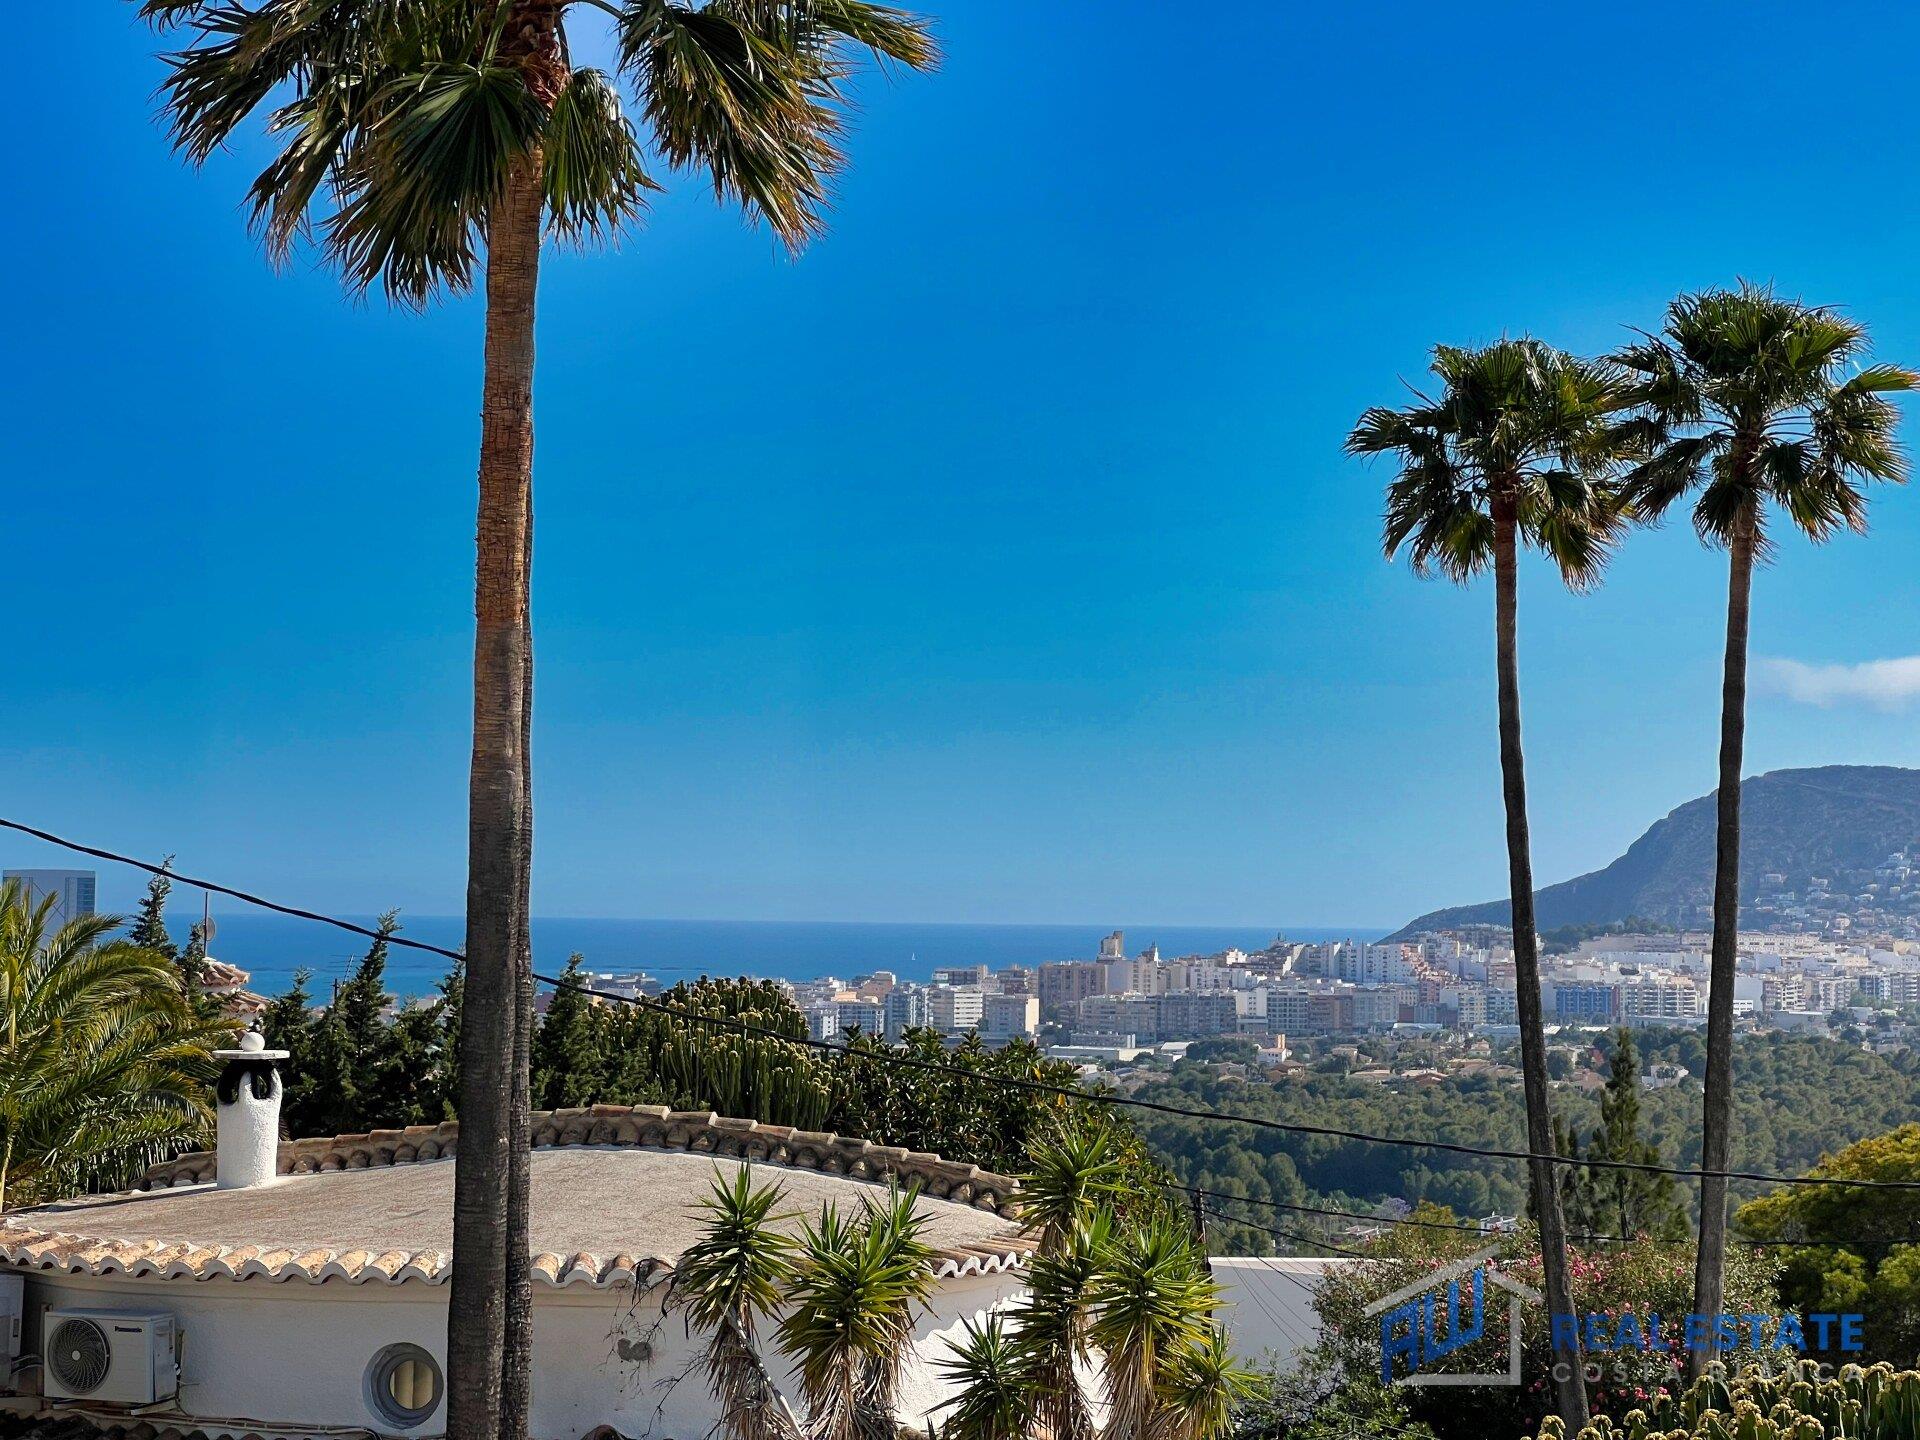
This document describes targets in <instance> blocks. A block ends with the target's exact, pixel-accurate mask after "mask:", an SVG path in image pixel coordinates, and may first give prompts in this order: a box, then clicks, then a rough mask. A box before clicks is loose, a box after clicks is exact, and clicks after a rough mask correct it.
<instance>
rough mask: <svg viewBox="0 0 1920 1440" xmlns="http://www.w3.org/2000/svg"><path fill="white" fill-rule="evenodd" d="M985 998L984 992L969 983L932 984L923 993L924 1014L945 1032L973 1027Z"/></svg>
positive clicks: (950, 1033) (977, 1023)
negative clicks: (925, 998)
mask: <svg viewBox="0 0 1920 1440" xmlns="http://www.w3.org/2000/svg"><path fill="white" fill-rule="evenodd" d="M986 1000H987V997H986V995H985V993H984V992H983V991H980V990H978V989H975V988H974V987H972V986H960V985H936V986H934V987H933V989H931V990H929V991H928V992H927V1017H928V1020H929V1021H930V1023H931V1024H932V1025H933V1028H934V1029H936V1030H938V1031H940V1032H941V1033H942V1034H945V1035H959V1034H963V1033H964V1032H966V1031H968V1030H977V1029H979V1028H980V1017H981V1016H982V1015H983V1014H984V1013H985V1011H986Z"/></svg>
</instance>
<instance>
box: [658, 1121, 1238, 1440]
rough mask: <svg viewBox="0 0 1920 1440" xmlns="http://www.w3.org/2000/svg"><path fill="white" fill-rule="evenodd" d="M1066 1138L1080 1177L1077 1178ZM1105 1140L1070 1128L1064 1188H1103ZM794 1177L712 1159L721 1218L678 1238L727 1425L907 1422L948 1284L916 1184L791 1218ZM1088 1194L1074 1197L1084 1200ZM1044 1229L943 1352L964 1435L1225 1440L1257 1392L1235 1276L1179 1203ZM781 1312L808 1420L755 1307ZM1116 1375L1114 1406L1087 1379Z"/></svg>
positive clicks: (748, 1430)
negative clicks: (1217, 1263)
mask: <svg viewBox="0 0 1920 1440" xmlns="http://www.w3.org/2000/svg"><path fill="white" fill-rule="evenodd" d="M1069 1156H1078V1157H1079V1162H1078V1166H1077V1169H1076V1170H1075V1172H1074V1173H1076V1174H1077V1175H1078V1176H1079V1179H1080V1182H1081V1183H1078V1184H1068V1185H1062V1184H1060V1183H1059V1182H1061V1181H1062V1180H1063V1179H1064V1178H1066V1171H1067V1170H1068V1168H1069V1167H1068V1164H1067V1159H1068V1157H1069ZM1110 1163H1111V1156H1110V1154H1109V1153H1108V1151H1107V1149H1106V1147H1103V1146H1100V1145H1095V1144H1091V1143H1088V1142H1086V1141H1085V1139H1084V1138H1082V1139H1078V1140H1075V1141H1073V1142H1072V1143H1067V1142H1065V1141H1062V1142H1061V1143H1060V1144H1059V1145H1058V1146H1057V1147H1056V1148H1055V1149H1054V1151H1053V1154H1052V1157H1051V1161H1050V1164H1051V1166H1052V1169H1053V1173H1054V1181H1055V1184H1056V1193H1060V1192H1068V1193H1074V1194H1077V1195H1084V1194H1086V1193H1089V1187H1090V1185H1091V1184H1093V1183H1094V1182H1096V1181H1099V1180H1100V1178H1101V1177H1103V1176H1104V1175H1105V1173H1106V1168H1105V1167H1106V1166H1107V1165H1108V1164H1110ZM779 1197H780V1191H779V1189H778V1188H777V1187H774V1186H768V1187H764V1188H758V1189H756V1188H755V1187H754V1185H753V1181H752V1178H751V1172H750V1170H749V1169H748V1168H747V1167H745V1166H743V1167H741V1168H740V1169H739V1170H738V1171H737V1172H736V1173H735V1174H734V1176H733V1177H732V1179H730V1180H728V1179H723V1178H720V1177H719V1176H716V1178H715V1181H714V1187H713V1194H712V1196H711V1197H709V1199H708V1200H707V1201H706V1202H705V1204H704V1207H703V1208H704V1212H705V1215H706V1224H705V1231H704V1234H703V1235H702V1237H701V1239H700V1241H699V1242H698V1243H697V1244H695V1245H693V1246H692V1247H690V1248H689V1249H688V1250H687V1252H686V1253H685V1255H684V1256H683V1257H682V1259H681V1261H680V1264H679V1266H678V1267H677V1269H676V1271H675V1274H674V1280H673V1300H672V1301H671V1302H670V1303H672V1304H673V1305H675V1306H676V1307H678V1308H681V1309H682V1310H683V1311H684V1313H685V1315H686V1317H687V1322H688V1325H689V1327H690V1328H694V1329H699V1330H702V1331H704V1332H706V1333H707V1336H708V1349H707V1372H708V1376H709V1378H710V1379H711V1380H712V1381H713V1383H714V1386H715V1390H716V1393H717V1394H718V1395H719V1396H720V1398H721V1400H722V1421H721V1429H722V1431H723V1433H724V1434H726V1435H727V1436H728V1437H729V1440H793V1437H794V1436H795V1435H796V1434H804V1436H805V1437H806V1440H892V1437H893V1436H894V1435H895V1433H896V1430H895V1412H896V1410H897V1409H898V1399H899V1387H900V1379H901V1375H902V1372H903V1368H904V1367H905V1365H906V1364H907V1362H908V1359H909V1357H910V1356H911V1355H912V1353H913V1348H914V1327H915V1323H916V1320H917V1319H918V1317H919V1316H920V1315H921V1314H922V1313H923V1312H924V1311H925V1309H926V1306H927V1302H928V1299H929V1296H930V1295H931V1293H932V1289H933V1268H932V1260H933V1252H932V1251H931V1250H930V1249H929V1248H928V1246H927V1245H926V1244H925V1243H924V1242H923V1241H922V1239H921V1238H920V1232H921V1230H922V1228H923V1224H924V1219H923V1217H922V1215H921V1214H920V1212H919V1210H918V1208H917V1203H916V1202H917V1197H916V1195H915V1194H914V1192H913V1191H911V1190H907V1191H902V1190H899V1189H894V1190H891V1191H889V1192H887V1194H886V1196H885V1198H884V1199H877V1200H870V1201H868V1202H867V1203H866V1204H865V1205H864V1206H863V1207H862V1208H861V1210H860V1212H859V1213H858V1214H848V1213H845V1212H843V1211H841V1210H838V1209H835V1208H834V1207H832V1206H827V1207H825V1208H823V1209H822V1210H821V1211H820V1213H819V1215H818V1216H817V1217H815V1218H813V1219H812V1220H810V1221H808V1222H807V1223H805V1224H803V1225H802V1226H801V1227H800V1235H799V1240H798V1243H796V1242H795V1241H794V1240H793V1239H791V1238H789V1237H788V1236H786V1235H784V1234H781V1233H779V1232H778V1231H776V1230H775V1228H774V1226H773V1222H774V1221H775V1220H776V1219H778V1218H781V1217H778V1216H777V1215H776V1214H775V1211H776V1209H777V1207H778V1205H779ZM1078 1208H1079V1207H1078V1206H1077V1205H1076V1206H1075V1209H1076V1210H1077V1209H1078ZM1062 1223H1065V1224H1066V1225H1067V1228H1066V1229H1065V1230H1064V1233H1061V1234H1059V1235H1057V1236H1055V1237H1054V1238H1053V1239H1052V1240H1051V1241H1049V1242H1045V1243H1043V1245H1042V1248H1041V1249H1040V1251H1039V1252H1038V1253H1037V1254H1036V1255H1035V1256H1034V1259H1033V1261H1032V1264H1031V1266H1030V1268H1029V1271H1028V1275H1027V1291H1026V1294H1025V1295H1023V1296H1022V1297H1020V1299H1019V1300H1017V1301H1016V1302H1015V1303H1014V1305H1013V1306H1012V1307H1011V1308H1010V1309H1008V1310H1005V1311H1000V1312H990V1313H988V1314H986V1315H983V1316H977V1317H973V1318H970V1319H967V1320H965V1321H963V1323H962V1325H961V1333H960V1336H959V1338H957V1339H949V1340H948V1341H947V1342H946V1343H947V1346H948V1354H947V1355H946V1356H944V1357H943V1358H940V1359H938V1360H937V1361H936V1362H935V1363H936V1365H937V1366H938V1368H939V1370H940V1371H941V1373H942V1374H943V1375H944V1376H945V1378H946V1379H947V1380H948V1381H949V1382H950V1384H951V1386H952V1387H953V1391H954V1394H953V1396H952V1398H951V1399H949V1400H948V1401H947V1402H946V1403H945V1405H943V1406H942V1407H941V1409H942V1413H943V1414H944V1415H945V1417H946V1418H945V1420H944V1422H943V1423H942V1424H941V1425H940V1426H939V1429H940V1432H941V1433H942V1434H943V1435H944V1436H946V1437H948V1440H1017V1437H1023V1436H1045V1437H1047V1440H1215V1437H1218V1436H1221V1435H1223V1434H1225V1433H1226V1432H1227V1429H1228V1425H1229V1421H1230V1418H1231V1416H1232V1414H1233V1412H1234V1411H1235V1409H1236V1408H1237V1407H1238V1406H1239V1404H1240V1403H1241V1402H1242V1401H1243V1400H1245V1399H1246V1398H1247V1396H1248V1394H1249V1392H1250V1386H1251V1380H1250V1376H1249V1374H1248V1372H1246V1371H1244V1370H1243V1369H1242V1368H1241V1367H1240V1366H1239V1365H1238V1364H1236V1363H1235V1361H1234V1360H1233V1358H1232V1355H1231V1353H1230V1351H1229V1349H1228V1347H1227V1344H1226V1338H1225V1335H1224V1333H1223V1332H1222V1331H1221V1330H1220V1328H1219V1327H1218V1326H1217V1325H1216V1324H1215V1323H1214V1318H1213V1312H1214V1309H1215V1307H1216V1306H1217V1305H1218V1304H1219V1302H1220V1291H1219V1287H1218V1286H1216V1285H1215V1284H1214V1282H1213V1280H1212V1278H1211V1277H1210V1276H1209V1275H1208V1273H1207V1264H1206V1257H1205V1255H1204V1254H1203V1253H1202V1252H1201V1250H1200V1249H1199V1247H1198V1245H1197V1244H1196V1243H1195V1241H1194V1239H1193V1237H1192V1236H1191V1235H1190V1234H1189V1233H1188V1231H1187V1230H1186V1229H1185V1227H1184V1226H1183V1225H1182V1224H1181V1223H1180V1222H1179V1220H1178V1219H1177V1218H1176V1217H1175V1216H1174V1215H1173V1214H1172V1212H1170V1211H1167V1210H1164V1209H1162V1210H1158V1211H1155V1212H1154V1213H1153V1214H1152V1215H1151V1216H1150V1218H1148V1219H1146V1220H1144V1221H1143V1222H1142V1223H1141V1224H1139V1225H1138V1226H1134V1227H1129V1228H1125V1229H1122V1228H1119V1227H1116V1226H1115V1224H1114V1222H1113V1219H1112V1215H1111V1212H1110V1211H1109V1210H1108V1209H1106V1208H1104V1207H1096V1208H1094V1209H1092V1210H1091V1211H1090V1212H1089V1213H1085V1214H1080V1215H1079V1216H1078V1218H1077V1219H1074V1220H1072V1221H1071V1222H1062ZM776 1312H778V1313H779V1314H781V1316H782V1318H781V1319H780V1321H779V1324H778V1326H777V1329H776V1341H777V1344H778V1346H779V1349H780V1352H781V1354H782V1355H783V1356H784V1357H785V1358H786V1359H787V1360H788V1362H789V1363H790V1364H791V1365H792V1367H793V1372H794V1375H795V1377H796V1379H797V1381H798V1387H799V1390H800V1394H801V1398H802V1399H803V1400H804V1402H805V1409H806V1414H807V1421H806V1423H805V1425H804V1426H796V1425H795V1424H794V1422H793V1419H792V1416H791V1414H790V1413H789V1412H788V1411H787V1409H786V1406H785V1404H784V1402H783V1401H781V1399H780V1397H779V1394H778V1392H777V1390H776V1389H775V1388H774V1386H773V1384H772V1382H771V1380H769V1378H768V1375H767V1370H766V1367H765V1365H764V1363H763V1362H762V1360H761V1357H760V1354H759V1351H758V1340H757V1338H756V1327H757V1324H758V1323H759V1322H760V1321H764V1320H767V1319H769V1318H771V1317H772V1316H773V1315H775V1314H776ZM1096 1375H1104V1377H1105V1386H1106V1391H1105V1395H1104V1397H1103V1398H1104V1400H1105V1409H1106V1412H1107V1419H1106V1423H1105V1424H1104V1426H1103V1425H1101V1424H1099V1423H1098V1422H1097V1420H1096V1415H1095V1409H1094V1406H1093V1404H1092V1403H1091V1401H1090V1397H1089V1394H1088V1391H1087V1385H1088V1379H1087V1378H1086V1377H1092V1376H1096Z"/></svg>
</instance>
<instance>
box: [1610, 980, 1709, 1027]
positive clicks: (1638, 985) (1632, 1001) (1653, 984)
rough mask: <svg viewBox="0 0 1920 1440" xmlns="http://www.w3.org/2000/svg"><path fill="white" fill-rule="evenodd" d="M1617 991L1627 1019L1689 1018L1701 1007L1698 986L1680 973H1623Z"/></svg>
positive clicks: (1695, 1015)
mask: <svg viewBox="0 0 1920 1440" xmlns="http://www.w3.org/2000/svg"><path fill="white" fill-rule="evenodd" d="M1619 990H1620V1014H1621V1015H1622V1016H1623V1017H1624V1018H1625V1019H1627V1020H1693V1019H1697V1018H1698V1017H1699V1016H1700V1014H1701V1012H1702V1008H1703V1007H1702V1006H1701V1003H1700V989H1699V987H1698V986H1697V985H1695V984H1694V983H1693V981H1691V980H1689V979H1687V978H1686V977H1685V976H1683V975H1669V974H1653V975H1645V974H1643V975H1625V976H1622V977H1621V980H1620V985H1619Z"/></svg>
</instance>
